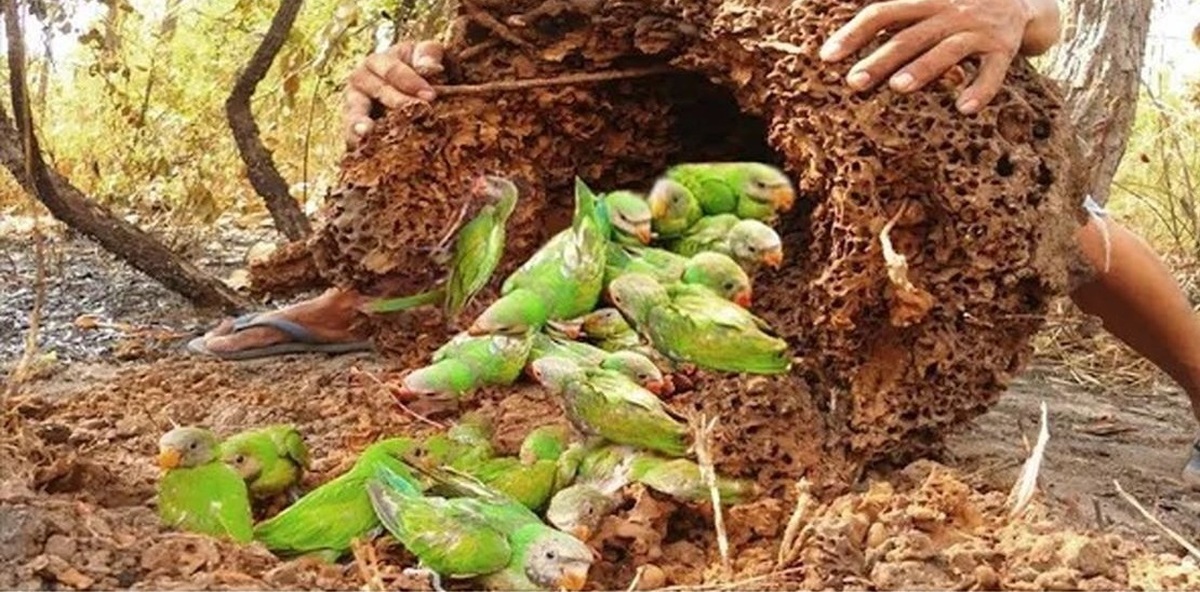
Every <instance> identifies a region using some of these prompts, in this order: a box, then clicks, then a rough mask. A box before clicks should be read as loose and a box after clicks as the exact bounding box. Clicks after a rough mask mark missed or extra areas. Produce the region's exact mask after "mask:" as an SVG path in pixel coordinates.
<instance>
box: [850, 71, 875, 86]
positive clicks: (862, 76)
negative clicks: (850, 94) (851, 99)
mask: <svg viewBox="0 0 1200 592" xmlns="http://www.w3.org/2000/svg"><path fill="white" fill-rule="evenodd" d="M870 83H871V75H870V74H867V73H866V72H865V71H863V70H858V71H856V72H851V73H850V75H849V76H847V77H846V84H849V85H850V87H851V88H856V89H860V90H861V89H863V88H866V86H867V85H868V84H870Z"/></svg>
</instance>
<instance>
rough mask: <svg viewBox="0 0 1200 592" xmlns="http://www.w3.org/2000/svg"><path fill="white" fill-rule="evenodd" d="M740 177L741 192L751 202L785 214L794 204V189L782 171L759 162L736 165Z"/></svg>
mask: <svg viewBox="0 0 1200 592" xmlns="http://www.w3.org/2000/svg"><path fill="white" fill-rule="evenodd" d="M738 165H739V166H740V167H741V171H742V175H740V177H739V180H740V181H741V182H742V183H743V185H742V192H743V194H744V195H745V196H746V197H748V198H750V199H751V200H752V201H754V202H756V203H759V204H763V205H769V206H771V208H772V209H774V210H775V211H777V212H787V211H790V210H791V209H792V206H794V205H795V204H796V189H795V188H794V187H792V181H791V180H790V179H788V177H787V175H785V174H783V171H781V170H779V169H777V168H775V167H773V166H771V165H767V164H763V163H760V162H744V163H738Z"/></svg>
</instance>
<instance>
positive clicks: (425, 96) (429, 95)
mask: <svg viewBox="0 0 1200 592" xmlns="http://www.w3.org/2000/svg"><path fill="white" fill-rule="evenodd" d="M417 98H418V99H421V100H422V101H432V100H434V99H436V98H437V93H435V92H433V89H430V88H426V89H422V90H419V91H417Z"/></svg>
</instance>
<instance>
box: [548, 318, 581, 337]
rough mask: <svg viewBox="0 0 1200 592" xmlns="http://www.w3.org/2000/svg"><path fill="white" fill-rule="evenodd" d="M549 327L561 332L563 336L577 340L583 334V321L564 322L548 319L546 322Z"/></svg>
mask: <svg viewBox="0 0 1200 592" xmlns="http://www.w3.org/2000/svg"><path fill="white" fill-rule="evenodd" d="M547 324H548V325H549V326H550V328H551V329H554V330H555V331H558V332H559V333H562V334H563V337H566V338H567V339H571V340H578V339H579V338H580V337H581V336H583V323H582V322H574V323H564V322H560V321H550V322H548V323H547Z"/></svg>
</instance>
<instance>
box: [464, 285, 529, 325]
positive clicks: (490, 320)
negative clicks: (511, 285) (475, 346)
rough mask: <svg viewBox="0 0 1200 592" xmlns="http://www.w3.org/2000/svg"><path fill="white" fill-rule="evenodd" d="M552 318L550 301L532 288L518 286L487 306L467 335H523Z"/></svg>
mask: <svg viewBox="0 0 1200 592" xmlns="http://www.w3.org/2000/svg"><path fill="white" fill-rule="evenodd" d="M548 317H549V314H548V313H547V312H546V304H545V303H544V302H542V299H541V297H540V296H538V295H537V294H535V293H533V292H532V291H530V290H526V289H523V288H522V289H517V290H513V291H512V292H509V293H508V294H505V295H504V296H501V297H500V299H499V300H497V301H495V302H493V303H492V305H491V306H489V307H487V310H484V311H483V313H482V314H480V315H479V317H478V318H476V319H475V322H474V323H472V324H471V327H470V328H469V329H467V334H468V335H471V336H473V337H479V336H483V335H507V336H510V337H517V336H523V335H526V334H528V333H529V332H530V331H536V330H538V329H540V328H542V326H543V325H545V324H546V320H547V318H548Z"/></svg>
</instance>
